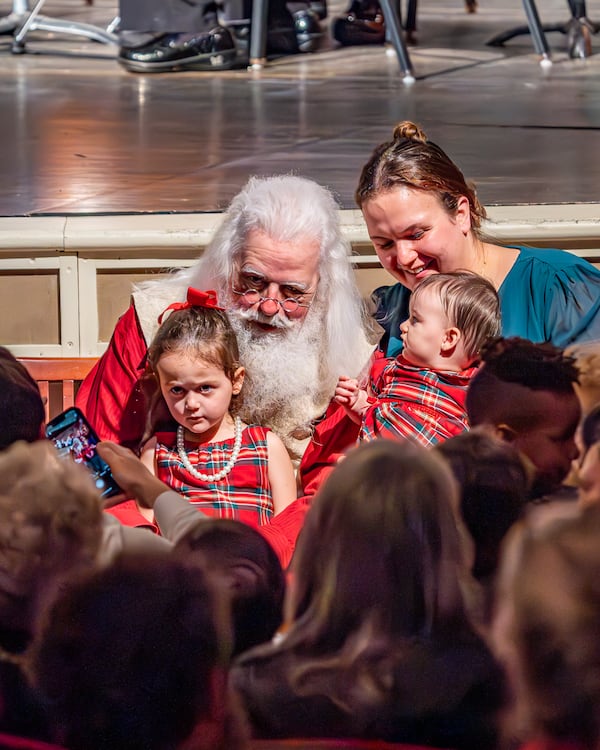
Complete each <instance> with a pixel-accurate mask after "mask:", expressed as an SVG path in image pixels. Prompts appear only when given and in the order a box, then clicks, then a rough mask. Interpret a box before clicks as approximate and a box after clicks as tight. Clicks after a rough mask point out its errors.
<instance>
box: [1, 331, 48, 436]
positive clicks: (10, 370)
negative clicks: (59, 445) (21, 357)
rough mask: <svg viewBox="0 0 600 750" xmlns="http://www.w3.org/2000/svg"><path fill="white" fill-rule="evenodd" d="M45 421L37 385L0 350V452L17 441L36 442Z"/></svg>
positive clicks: (6, 351) (7, 352) (5, 351)
mask: <svg viewBox="0 0 600 750" xmlns="http://www.w3.org/2000/svg"><path fill="white" fill-rule="evenodd" d="M44 419H45V415H44V402H43V401H42V397H41V395H40V389H39V388H38V386H37V383H36V382H35V380H34V379H33V378H32V377H31V375H30V374H29V373H28V372H27V370H26V369H25V367H24V366H23V365H22V364H21V363H20V362H19V361H17V359H15V357H14V356H13V355H12V354H11V353H10V352H9V351H8V349H5V348H4V347H3V346H0V450H4V449H5V448H8V446H9V445H12V444H13V443H15V442H16V441H17V440H25V441H27V442H28V443H33V442H34V441H35V440H38V439H39V438H40V437H41V436H42V427H43V424H44Z"/></svg>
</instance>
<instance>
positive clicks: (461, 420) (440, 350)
mask: <svg viewBox="0 0 600 750" xmlns="http://www.w3.org/2000/svg"><path fill="white" fill-rule="evenodd" d="M409 311H410V315H409V317H408V319H407V320H405V321H404V323H402V325H401V326H400V332H401V336H402V342H403V349H402V354H400V355H399V356H398V357H396V358H394V359H378V360H375V362H374V364H373V366H372V368H371V373H370V388H369V391H367V390H363V389H360V388H359V387H358V382H357V381H356V380H353V379H350V378H347V377H345V376H342V377H341V378H340V379H339V381H338V386H337V388H336V393H335V398H336V400H337V402H338V403H339V404H341V405H342V406H343V407H344V409H345V410H346V411H347V412H348V414H349V415H350V417H351V418H352V419H353V420H354V421H355V422H358V423H359V424H361V431H360V436H359V440H360V441H368V440H373V439H374V438H379V437H387V438H391V439H395V440H398V439H399V438H410V439H413V440H416V441H417V442H419V443H422V444H423V445H426V446H428V445H433V444H435V443H439V442H440V441H442V440H446V439H447V438H449V437H452V436H453V435H458V434H459V433H461V432H464V431H465V430H467V429H468V426H469V425H468V421H467V412H466V408H465V398H466V395H467V387H468V385H469V380H470V378H471V377H472V376H473V375H474V373H475V371H476V367H475V365H476V364H477V360H478V358H479V350H480V348H481V346H482V345H483V344H484V343H485V341H486V340H487V339H488V338H491V337H493V336H497V335H498V334H499V331H500V305H499V301H498V295H497V293H496V290H495V289H494V287H493V286H492V284H491V283H490V282H489V281H487V280H486V279H484V278H483V277H482V276H479V275H477V274H474V273H470V272H467V271H464V272H460V271H456V272H454V273H437V274H433V275H431V276H429V277H427V278H425V279H423V281H421V282H420V283H419V285H418V286H417V287H416V289H415V290H414V291H413V293H412V296H411V299H410V307H409Z"/></svg>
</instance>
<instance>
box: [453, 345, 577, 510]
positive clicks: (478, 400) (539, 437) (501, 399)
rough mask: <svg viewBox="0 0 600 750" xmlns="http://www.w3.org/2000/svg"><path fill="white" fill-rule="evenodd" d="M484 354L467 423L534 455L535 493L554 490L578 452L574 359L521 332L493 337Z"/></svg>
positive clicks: (469, 397)
mask: <svg viewBox="0 0 600 750" xmlns="http://www.w3.org/2000/svg"><path fill="white" fill-rule="evenodd" d="M482 359H483V365H482V367H481V368H480V369H479V370H478V371H477V373H476V374H475V376H474V377H473V378H472V379H471V382H470V384H469V389H468V391H467V400H466V406H467V414H468V416H469V422H470V423H471V425H472V426H475V425H487V426H488V427H491V428H492V429H493V430H495V432H496V433H497V434H498V435H499V436H500V437H502V439H504V440H506V441H507V442H511V443H513V444H514V445H515V447H516V448H517V449H518V450H520V451H521V452H522V453H524V454H525V455H526V456H527V457H528V458H529V459H530V460H531V462H532V463H533V465H534V467H535V470H536V476H535V478H534V483H533V487H532V495H533V497H539V496H540V495H543V494H545V493H548V492H552V491H553V490H555V489H557V487H558V486H559V485H560V484H561V482H562V481H563V480H564V478H565V477H566V476H567V474H568V473H569V471H570V468H571V462H572V461H573V460H574V459H575V458H577V455H578V449H577V447H576V445H575V430H576V429H577V425H578V423H579V417H580V414H581V409H580V406H579V401H578V399H577V395H576V393H575V388H574V384H575V383H576V382H577V368H576V367H575V364H574V361H573V359H572V358H571V357H567V356H565V355H564V353H563V351H562V350H561V349H558V348H557V347H555V346H552V344H534V343H532V342H531V341H528V340H526V339H521V338H517V337H514V338H507V339H504V338H500V339H496V340H494V341H491V342H489V343H488V345H486V346H485V347H484V349H483V351H482Z"/></svg>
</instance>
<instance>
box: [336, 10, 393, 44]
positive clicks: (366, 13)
mask: <svg viewBox="0 0 600 750" xmlns="http://www.w3.org/2000/svg"><path fill="white" fill-rule="evenodd" d="M331 33H332V35H333V38H334V39H335V40H336V41H337V42H339V43H340V44H343V45H344V46H350V45H354V44H383V43H384V42H385V21H384V19H383V12H382V10H381V8H380V7H379V4H378V3H377V2H372V0H367V2H365V1H364V0H353V2H352V4H351V5H350V8H349V9H348V12H347V13H346V15H345V16H340V17H338V18H335V19H334V20H333V23H332V25H331Z"/></svg>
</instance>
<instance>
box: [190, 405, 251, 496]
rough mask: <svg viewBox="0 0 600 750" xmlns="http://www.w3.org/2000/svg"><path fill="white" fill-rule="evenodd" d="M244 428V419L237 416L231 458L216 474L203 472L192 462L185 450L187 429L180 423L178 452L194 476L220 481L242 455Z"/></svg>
mask: <svg viewBox="0 0 600 750" xmlns="http://www.w3.org/2000/svg"><path fill="white" fill-rule="evenodd" d="M242 429H243V428H242V420H241V419H240V418H239V417H236V418H235V421H234V430H235V440H234V442H233V450H232V451H231V458H230V459H229V461H227V463H226V464H225V466H224V467H223V468H222V469H221V471H218V472H217V473H216V474H203V473H202V472H201V471H198V470H197V469H195V468H194V467H193V466H192V464H191V462H190V457H189V456H188V454H187V452H186V450H185V431H184V429H183V426H182V425H179V426H178V427H177V452H178V453H179V458H180V459H181V463H182V464H183V465H184V466H185V468H186V469H187V470H188V471H189V472H190V474H191V475H192V476H193V477H196V479H199V480H200V481H201V482H220V481H221V479H223V478H224V477H226V476H227V474H229V472H230V471H231V470H232V469H233V465H234V464H235V462H236V461H237V459H238V456H239V455H240V450H241V448H242Z"/></svg>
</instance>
